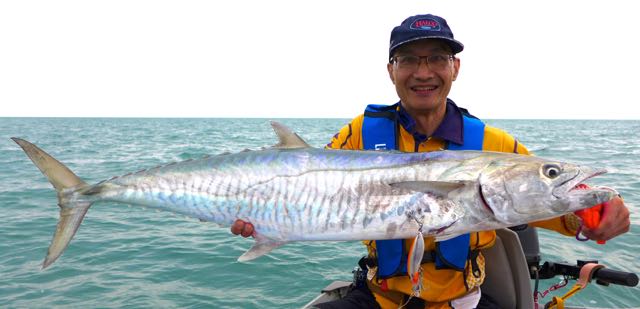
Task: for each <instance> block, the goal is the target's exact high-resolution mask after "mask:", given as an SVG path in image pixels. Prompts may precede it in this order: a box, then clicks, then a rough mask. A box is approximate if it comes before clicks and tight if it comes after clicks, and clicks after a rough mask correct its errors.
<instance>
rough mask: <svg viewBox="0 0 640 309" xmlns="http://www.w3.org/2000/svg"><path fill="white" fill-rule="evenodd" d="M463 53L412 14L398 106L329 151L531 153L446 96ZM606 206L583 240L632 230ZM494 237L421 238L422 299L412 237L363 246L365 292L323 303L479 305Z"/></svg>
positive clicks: (442, 24)
mask: <svg viewBox="0 0 640 309" xmlns="http://www.w3.org/2000/svg"><path fill="white" fill-rule="evenodd" d="M463 48H464V46H463V45H462V43H460V42H459V41H457V40H455V39H454V36H453V33H452V32H451V29H450V28H449V26H448V25H447V22H446V21H445V20H444V19H443V18H441V17H439V16H435V15H430V14H427V15H417V16H412V17H409V18H407V19H406V20H404V21H403V22H402V24H400V25H399V26H397V27H395V28H394V29H393V30H392V32H391V40H390V47H389V63H388V64H387V71H388V73H389V77H390V78H391V81H392V82H393V84H394V85H395V88H396V92H397V94H398V96H399V98H400V101H399V102H398V103H397V104H394V105H391V106H374V105H370V106H368V107H367V109H366V111H365V113H364V114H362V115H360V116H358V117H356V118H354V119H353V120H352V121H351V123H349V124H348V125H346V126H345V127H343V128H342V129H341V130H340V132H339V133H338V134H336V135H335V136H334V137H333V139H332V141H331V142H330V143H329V144H328V145H327V147H329V148H335V149H380V148H382V149H385V148H386V149H394V148H395V149H397V150H400V151H404V152H423V151H435V150H441V149H451V150H459V149H475V150H484V151H501V152H516V153H519V154H529V152H528V150H527V149H526V148H525V147H524V146H523V145H522V144H519V143H518V142H517V141H516V140H515V139H514V138H513V137H512V136H511V135H509V134H507V133H506V132H504V131H502V130H500V129H497V128H494V127H491V126H488V125H485V124H484V123H482V122H481V121H479V120H478V119H477V118H475V117H473V116H471V115H470V114H469V113H468V112H467V111H466V110H464V109H461V108H459V107H458V106H456V104H455V103H454V102H453V101H452V100H450V99H448V98H447V96H448V95H449V91H450V90H451V86H452V84H453V82H454V81H455V80H456V78H457V76H458V72H459V70H460V59H459V58H457V57H456V54H457V53H459V52H461V51H462V50H463ZM390 146H393V147H390ZM604 208H605V210H604V217H603V220H602V222H601V224H600V226H599V227H598V228H596V229H593V230H590V229H586V228H583V229H582V233H583V234H584V235H585V236H587V237H589V238H591V239H594V240H608V239H611V238H613V237H615V236H617V235H620V234H622V233H625V232H627V231H628V230H629V225H630V221H629V211H628V209H627V208H626V206H625V205H624V203H623V201H622V199H620V198H615V199H614V200H612V201H610V202H608V203H606V205H605V207H604ZM578 222H579V221H578V219H577V217H576V216H575V215H573V214H570V215H565V216H563V217H560V218H556V219H552V220H547V221H544V222H534V223H532V225H534V226H537V227H544V228H547V229H552V230H555V231H558V232H560V233H562V234H565V235H575V233H576V230H577V228H578V224H579V223H578ZM231 230H232V232H233V233H234V234H241V235H242V236H244V237H248V236H251V235H253V233H254V231H253V226H252V225H251V224H250V223H245V222H242V221H240V220H239V221H237V222H236V223H234V225H233V226H232V228H231ZM495 237H496V234H495V231H485V232H477V233H472V234H468V235H462V236H460V237H459V238H454V239H452V240H450V241H449V240H447V241H446V242H440V243H436V242H435V241H434V239H433V238H427V239H425V246H424V247H425V256H426V257H428V258H427V259H426V260H425V259H423V264H422V270H423V273H422V280H423V281H422V290H421V292H420V296H419V297H413V298H411V297H409V296H408V295H410V294H411V292H412V289H411V288H412V286H411V282H410V279H409V277H408V276H407V274H406V265H405V266H402V265H401V263H400V262H397V261H401V260H402V259H404V260H405V261H406V252H407V251H408V248H409V247H410V245H411V241H412V240H404V241H403V240H397V241H393V240H392V241H367V242H365V245H366V246H367V248H368V251H369V256H368V257H367V258H366V259H363V263H362V264H365V265H366V266H365V267H366V268H368V270H369V276H370V278H371V280H369V281H368V282H367V285H366V286H365V288H364V290H360V291H357V293H353V295H352V296H351V297H349V296H348V299H347V300H346V301H342V302H337V303H333V304H327V306H326V308H357V307H358V306H359V307H361V308H366V307H368V306H370V304H373V305H374V306H376V303H377V305H379V306H380V307H382V308H398V306H401V305H403V304H405V306H406V307H422V308H424V307H427V306H428V307H429V308H451V307H454V308H467V307H476V305H477V304H478V302H479V301H480V297H481V294H480V290H479V287H480V285H481V284H482V282H483V280H484V265H485V261H484V257H483V256H482V253H481V252H480V250H481V249H486V248H489V247H491V246H492V245H493V243H494V240H495ZM429 257H431V258H429ZM403 267H404V268H403ZM369 291H370V292H369ZM373 297H375V302H374V301H373ZM367 298H369V299H367ZM483 301H485V300H483Z"/></svg>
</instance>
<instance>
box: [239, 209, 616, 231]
mask: <svg viewBox="0 0 640 309" xmlns="http://www.w3.org/2000/svg"><path fill="white" fill-rule="evenodd" d="M628 217H629V214H628V212H627V218H628ZM627 221H628V220H627ZM231 233H233V234H234V235H242V237H249V236H251V237H254V236H256V235H255V234H256V230H255V229H254V228H253V224H251V223H249V222H245V221H242V220H240V219H238V220H236V222H233V224H232V225H231Z"/></svg>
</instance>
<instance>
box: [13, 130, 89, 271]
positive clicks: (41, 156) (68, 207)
mask: <svg viewBox="0 0 640 309" xmlns="http://www.w3.org/2000/svg"><path fill="white" fill-rule="evenodd" d="M11 139H12V140H13V141H14V142H16V143H17V144H18V145H20V147H22V149H23V150H24V152H25V153H26V154H27V156H28V157H29V159H31V161H33V163H34V164H35V165H36V166H37V167H38V169H40V171H41V172H42V174H44V175H45V176H47V178H48V179H49V182H51V184H52V185H53V187H54V188H55V189H56V191H57V193H58V206H60V219H59V221H58V226H57V227H56V231H55V233H54V234H53V240H52V241H51V245H49V250H48V252H47V256H46V257H45V259H44V262H43V263H42V269H45V268H47V267H48V266H49V265H51V264H52V263H53V262H55V261H56V259H58V257H60V255H61V254H62V252H63V251H64V249H66V248H67V246H68V245H69V242H70V241H71V239H72V238H73V236H74V235H75V234H76V231H77V230H78V227H79V226H80V223H82V219H83V218H84V215H85V214H86V213H87V210H88V209H89V207H91V203H90V202H76V201H73V202H70V201H69V200H68V196H69V195H70V194H71V193H72V192H75V191H76V190H78V189H81V188H84V187H87V184H86V183H85V182H84V181H82V179H80V178H79V177H78V176H76V174H74V173H73V172H72V171H71V170H70V169H69V168H68V167H66V166H65V165H64V164H62V163H60V162H59V161H58V160H56V159H54V158H53V157H52V156H50V155H49V154H47V153H46V152H44V151H43V150H42V149H40V148H38V147H37V146H36V145H34V144H31V143H30V142H27V141H25V140H23V139H20V138H16V137H12V138H11Z"/></svg>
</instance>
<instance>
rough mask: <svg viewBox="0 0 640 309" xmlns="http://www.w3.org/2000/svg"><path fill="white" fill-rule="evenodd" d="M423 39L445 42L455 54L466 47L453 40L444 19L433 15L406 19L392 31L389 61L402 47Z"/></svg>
mask: <svg viewBox="0 0 640 309" xmlns="http://www.w3.org/2000/svg"><path fill="white" fill-rule="evenodd" d="M423 39H440V40H443V41H444V42H445V43H447V45H449V47H451V50H452V51H453V53H454V54H457V53H459V52H461V51H462V50H463V49H464V45H462V43H460V42H458V41H456V40H455V39H454V38H453V32H451V28H449V25H447V21H446V20H444V18H442V17H440V16H436V15H431V14H426V15H416V16H411V17H409V18H407V19H405V20H404V21H403V22H402V24H400V26H397V27H395V28H393V30H392V31H391V40H390V42H389V59H391V57H392V56H393V52H394V51H395V50H396V48H398V47H399V46H400V45H403V44H406V43H409V42H413V41H416V40H423Z"/></svg>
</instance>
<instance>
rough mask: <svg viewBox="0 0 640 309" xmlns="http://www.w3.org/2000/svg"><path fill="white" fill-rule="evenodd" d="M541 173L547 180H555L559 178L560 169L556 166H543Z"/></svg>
mask: <svg viewBox="0 0 640 309" xmlns="http://www.w3.org/2000/svg"><path fill="white" fill-rule="evenodd" d="M542 172H543V174H544V175H545V176H547V177H549V178H556V177H558V176H560V173H561V172H562V168H560V166H559V165H557V164H545V165H544V166H542Z"/></svg>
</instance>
